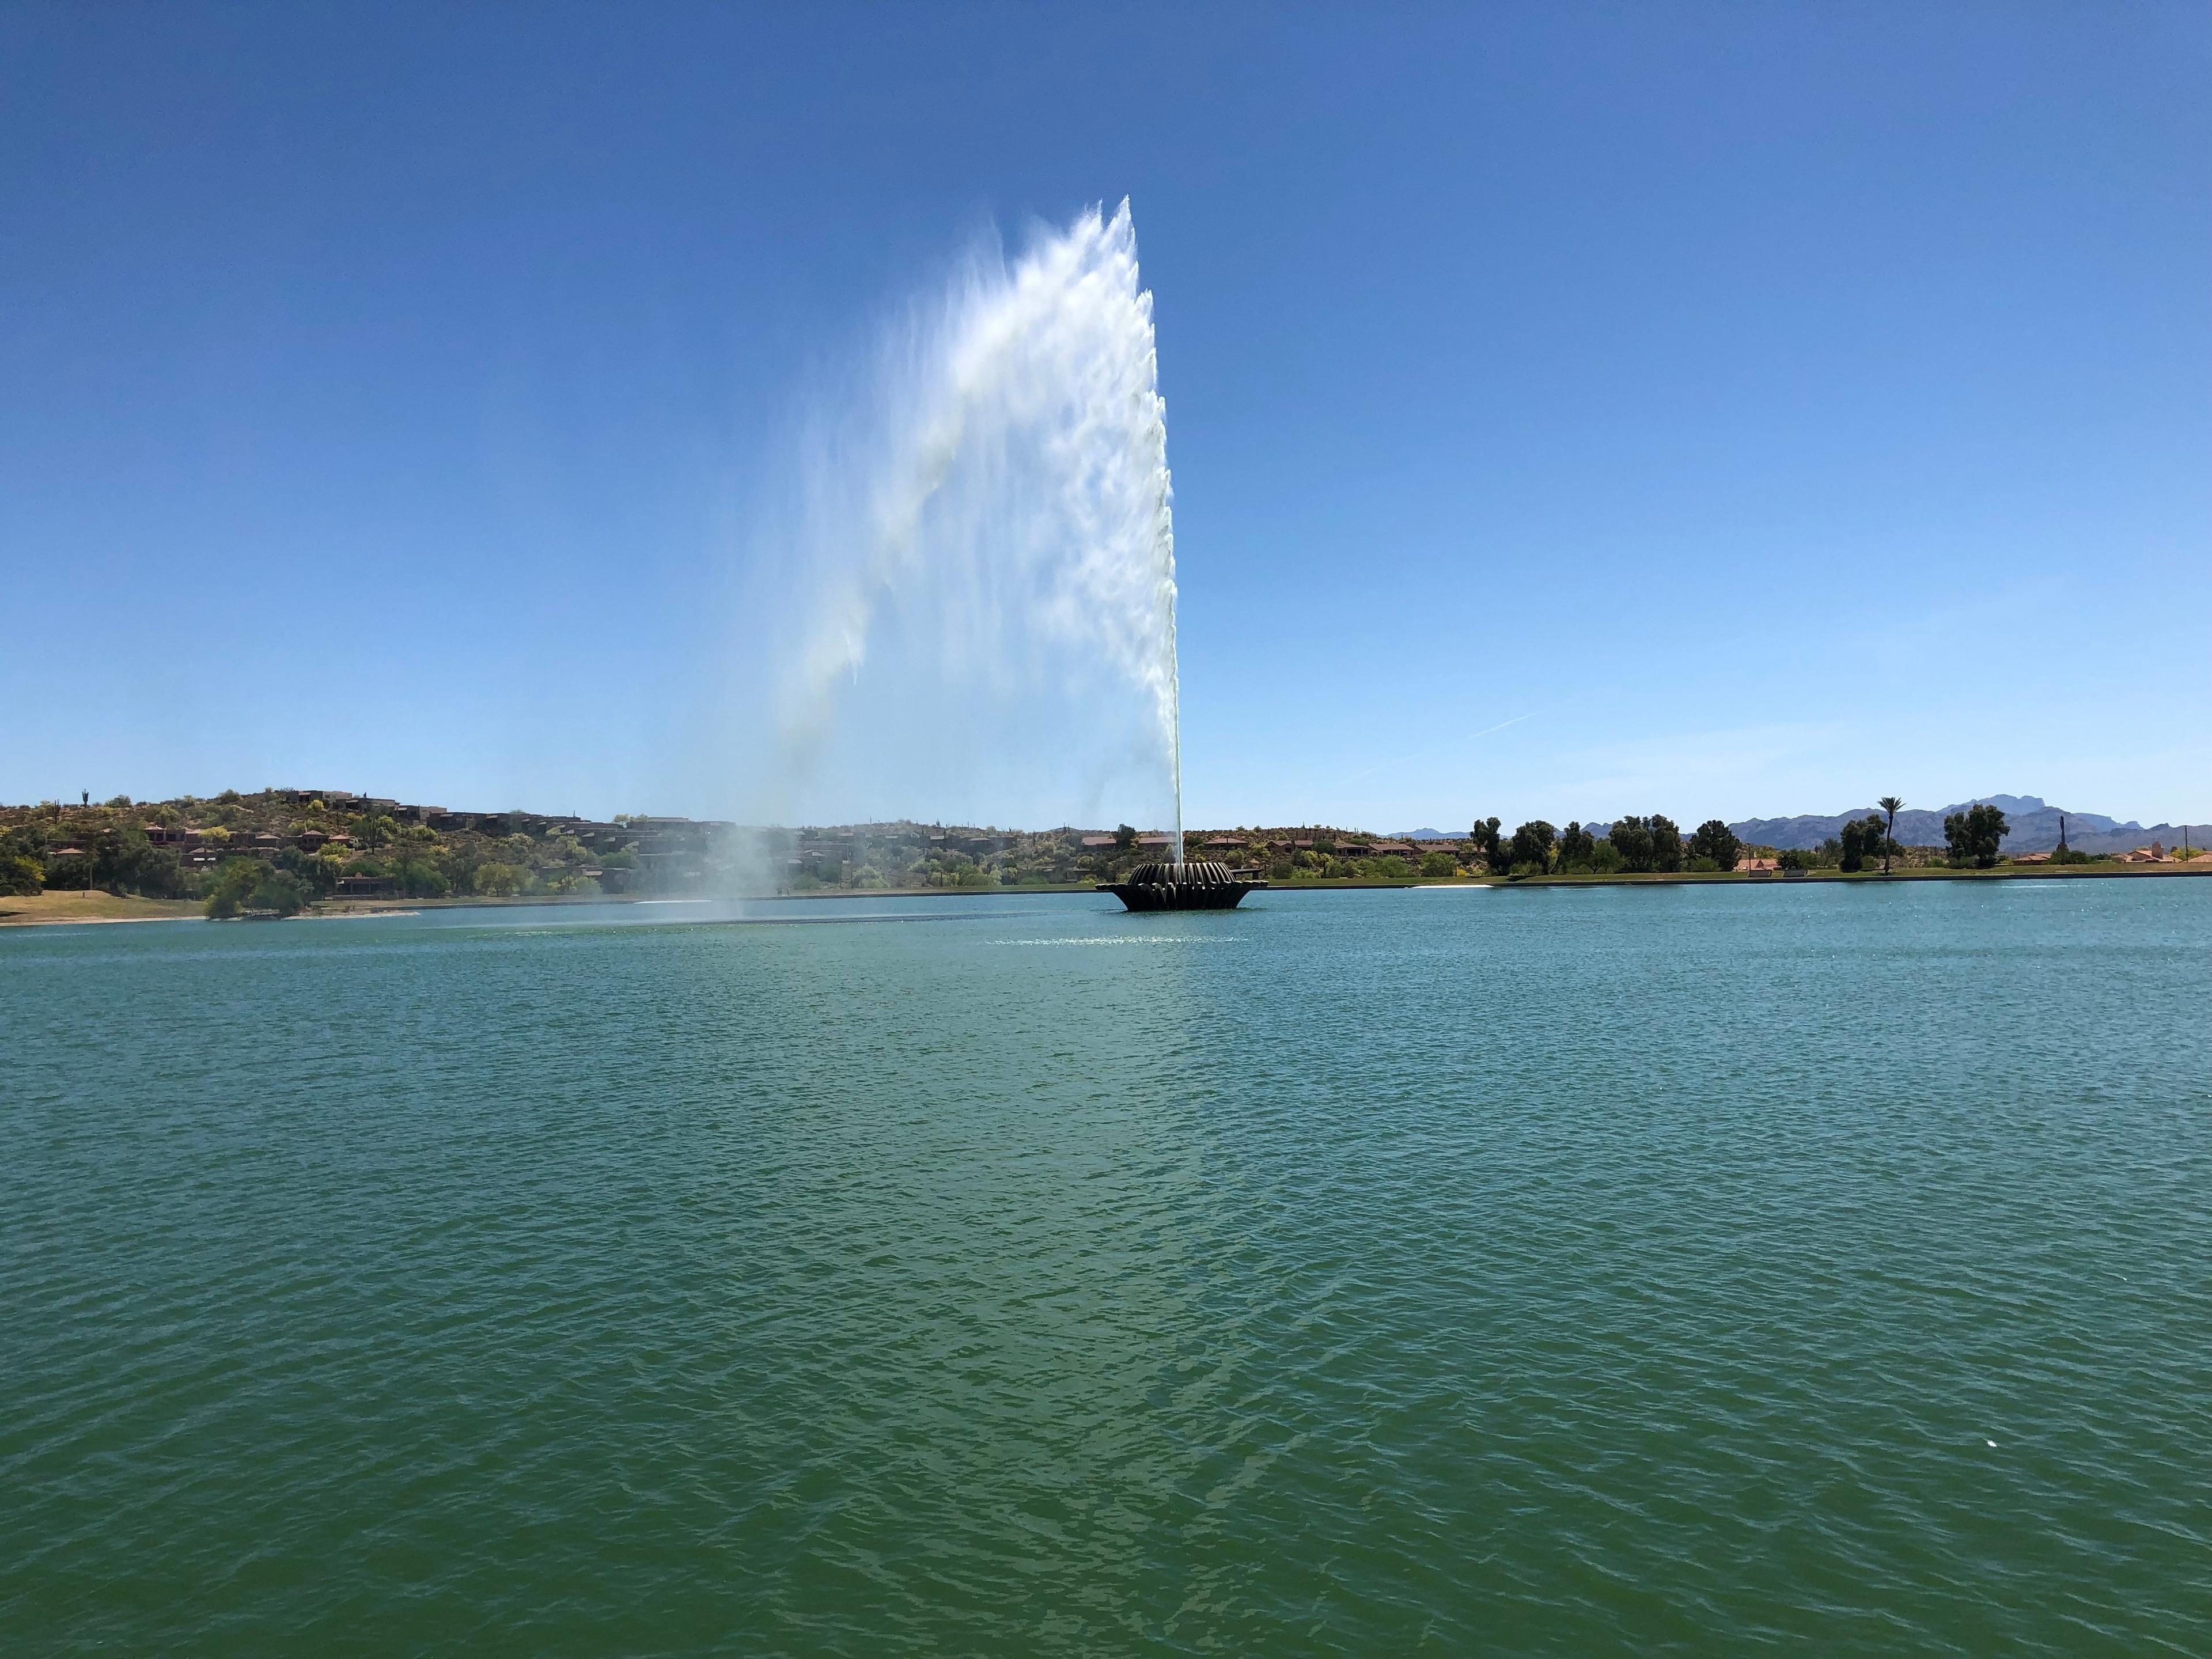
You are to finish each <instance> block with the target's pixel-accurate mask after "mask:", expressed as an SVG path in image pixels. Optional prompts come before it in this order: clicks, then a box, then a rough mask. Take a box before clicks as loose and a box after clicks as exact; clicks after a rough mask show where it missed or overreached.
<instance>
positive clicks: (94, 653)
mask: <svg viewBox="0 0 2212 1659" xmlns="http://www.w3.org/2000/svg"><path fill="white" fill-rule="evenodd" d="M2208 85H2212V11H2208V10H2207V9H2206V8H2204V7H2203V5H2201V4H2197V3H2189V4H2130V5H2121V6H2097V7H2090V6H2081V5H2073V4H2065V5H2048V6H2042V5H2035V4H2018V3H2014V4H2005V5H1992V6H1977V5H1972V4H1953V5H1945V6H1940V7H1930V6H1926V5H1923V4H1918V3H1911V4H1896V5H1873V4H1841V3H1839V4H1832V5H1820V6H1810V5H1807V6H1792V5H1784V4H1777V5H1769V6H1760V7H1749V6H1741V5H1734V4H1730V5H1712V6H1704V5H1647V4H1636V5H1618V6H1591V7H1576V6H1571V5H1543V6H1535V5H1529V6H1520V7H1513V6H1475V5H1453V6H1449V7H1439V8H1435V9H1423V8H1419V7H1413V6H1397V7H1386V8H1371V7H1362V8H1352V7H1336V8H1328V9H1322V8H1312V9H1297V8H1284V7H1275V6H1268V7H1259V6H1251V7H1238V6H1234V5H1220V6H1199V7H1187V6H1176V7H1172V8H1161V9H1153V10H1147V9H1140V8H1102V7H1073V6H1005V7H994V6H967V7H960V6H922V5H914V6H900V5H894V4H888V3H885V4H872V5H868V6H864V7H858V8H851V9H839V8H837V7H834V6H827V5H808V6H791V7H781V8H775V9H766V8H763V9H751V10H748V9H740V8H736V7H726V6H717V7H712V8H705V7H702V8H696V9H694V8H687V7H684V6H681V5H674V4H660V5H653V6H647V7H635V6H633V7H613V6H607V7H600V8H591V9H568V10H563V9H559V8H556V7H551V6H529V7H524V6H502V7H496V8H490V7H485V8H474V9H469V8H456V7H451V6H437V7H422V8H416V9H410V8H406V7H390V8H366V9H364V8H339V7H301V8H280V7H275V6H255V7H247V8H237V9H231V8H222V7H210V6H193V5H179V6H167V7H126V6H108V7H81V6H52V7H40V6H21V5H11V6H8V7H7V8H5V9H0V578H4V580H0V595H4V597H0V608H4V610H3V612H0V614H4V623H0V696H4V698H5V700H6V705H7V708H8V710H9V720H8V722H7V736H6V738H5V739H4V740H3V741H0V798H4V799H17V800H21V799H39V798H42V797H53V796H60V795H63V794H67V795H68V796H69V797H70V798H71V799H74V797H75V795H76V792H77V791H78V790H79V789H81V788H82V789H89V790H91V791H92V792H93V793H94V798H95V799H98V798H100V797H104V796H106V795H108V794H112V793H131V794H132V795H135V796H139V797H142V798H150V797H159V796H162V795H167V794H169V793H175V792H178V791H187V790H188V791H192V792H196V793H212V792H213V791H215V790H217V789H220V788H222V787H227V786H237V787H247V788H252V787H259V786H261V785H262V784H264V783H301V784H306V785H309V786H319V787H345V788H353V789H359V790H366V791H370V792H373V793H386V794H393V795H398V796H401V797H403V798H407V799H424V800H430V801H435V802H438V803H441V804H443V805H451V806H455V807H471V806H477V807H493V806H507V805H528V806H532V807H537V808H541V809H545V810H553V811H567V810H574V811H582V812H585V813H588V814H595V815H597V814H605V813H608V812H612V811H677V812H690V813H694V814H700V815H708V814H718V813H720V812H721V811H729V810H733V803H734V801H735V800H736V799H738V794H739V793H740V792H739V791H738V788H737V787H735V785H734V784H733V781H732V780H731V779H729V778H728V777H727V776H726V769H724V768H721V767H719V766H718V765H717V764H715V763H714V756H713V753H712V749H713V744H712V738H711V733H712V732H713V730H714V727H715V726H716V722H717V720H719V719H720V717H721V716H722V715H723V714H726V711H718V710H716V709H714V708H713V707H712V704H713V702H714V698H715V696H717V695H718V693H717V692H716V690H715V687H716V686H717V685H718V684H724V683H725V680H726V677H725V676H724V675H723V674H722V672H721V670H722V668H723V667H724V666H725V665H723V664H721V663H720V662H719V661H718V658H719V656H720V654H721V653H726V652H728V651H729V650H731V649H732V648H742V647H741V646H740V647H732V640H733V639H736V640H739V641H742V640H743V639H744V638H745V637H746V633H745V629H746V626H748V625H750V626H751V627H753V628H754V629H758V628H761V627H765V626H769V625H772V619H764V618H750V619H745V618H738V619H736V625H735V626H733V620H732V617H731V616H730V615H729V614H728V610H729V607H730V606H731V605H733V604H736V603H738V599H737V595H738V592H740V590H741V587H742V582H741V580H740V578H741V577H742V572H737V571H733V570H732V562H733V561H736V560H738V559H740V558H741V557H742V554H741V552H740V551H738V548H739V546H740V543H739V541H738V538H736V537H734V536H733V533H732V526H733V525H736V524H738V523H740V522H742V521H743V520H744V517H745V515H746V513H747V511H748V503H749V501H750V498H751V496H752V495H754V494H755V493H756V492H757V491H758V490H759V489H761V488H763V477H762V468H763V465H766V462H765V460H764V458H766V457H769V456H772V455H774V454H775V453H776V452H777V448H778V445H779V441H780V435H781V428H783V427H784V426H785V425H787V423H788V422H789V420H790V419H791V411H792V410H793V408H794V406H795V400H796V398H798V396H799V392H801V391H802V390H803V388H804V386H805V384H806V381H807V379H808V376H809V374H810V371H811V368H812V367H813V366H815V365H818V364H819V363H820V362H822V361H823V356H824V354H826V353H830V352H834V351H835V350H836V349H840V347H841V346H842V345H844V344H846V343H849V342H850V341H851V340H852V339H853V337H854V331H855V330H856V329H857V328H860V326H862V325H864V324H865V323H866V320H867V319H870V318H872V317H875V316H878V315H880V314H881V313H883V311H884V307H886V306H889V305H892V304H895V303H896V302H897V301H898V300H899V298H900V296H902V295H904V294H906V293H908V292H909V291H911V289H912V286H913V284H914V283H915V281H916V279H917V273H920V272H924V271H927V270H933V269H937V268H940V267H941V266H942V264H943V262H944V261H945V258H947V257H948V254H949V253H950V252H951V250H953V249H955V248H956V247H957V246H959V245H961V243H962V242H963V239H972V238H973V237H975V235H976V234H979V233H981V232H987V231H988V230H989V229H990V228H992V227H994V226H995V227H999V228H1002V229H1003V230H1004V232H1005V234H1006V237H1007V240H1008V241H1009V242H1010V244H1012V245H1014V246H1018V245H1019V242H1020V239H1021V236H1022V234H1023V231H1024V227H1025V226H1028V225H1030V224H1031V223H1033V222H1036V221H1037V220H1043V221H1047V222H1066V220H1067V219H1068V218H1070V217H1071V216H1073V214H1074V213H1076V212H1077V211H1078V210H1080V209H1081V208H1082V207H1083V206H1085V204H1090V203H1093V202H1098V201H1102V200H1103V201H1105V202H1107V203H1109V204H1111V203H1113V202H1115V201H1116V200H1118V199H1119V198H1120V197H1122V196H1124V195H1127V196H1128V197H1130V198H1131V200H1132V202H1133V206H1134V210H1135V215H1136V224H1137V231H1138V236H1139V243H1140V248H1141V254H1142V258H1143V265H1144V275H1145V280H1146V283H1148V285H1149V286H1150V287H1151V288H1152V290H1153V292H1154V294H1155V296H1156V303H1157V320H1158V333H1159V349H1160V380H1161V384H1162V389H1163V391H1164V393H1165V395H1166V398H1167V402H1168V410H1169V439H1168V446H1169V459H1170V463H1171V465H1173V467H1174V469H1175V477H1176V533H1177V545H1178V550H1179V555H1180V560H1181V580H1182V596H1183V600H1182V618H1181V640H1182V665H1183V676H1184V690H1183V708H1184V719H1185V738H1184V755H1185V772H1186V780H1187V787H1188V795H1189V802H1190V805H1189V816H1190V817H1191V820H1192V821H1193V822H1194V823H1252V822H1267V823H1278V822H1306V821H1316V820H1326V821H1333V822H1340V823H1360V824H1364V825H1367V826H1369V827H1372V828H1378V829H1406V828H1411V827H1413V826H1416V825H1425V824H1434V825H1437V826H1438V827H1442V828H1447V829H1449V828H1452V827H1455V826H1460V825H1464V824H1465V823H1467V822H1468V818H1469V817H1470V816H1472V815H1474V814H1476V813H1478V812H1480V813H1483V814H1487V813H1490V812H1496V813H1498V814H1499V815H1500V816H1502V817H1504V818H1506V820H1507V821H1508V822H1509V823H1511V822H1513V821H1516V819H1517V818H1519V817H1530V816H1540V815H1541V816H1542V817H1548V818H1551V819H1553V820H1554V821H1555V822H1562V823H1563V822H1565V820H1567V819H1569V818H1571V817H1584V818H1587V817H1612V816H1613V815H1614V814H1616V813H1619V812H1622V811H1667V812H1669V813H1671V814H1673V815H1674V816H1675V817H1678V818H1681V819H1683V820H1685V821H1689V822H1694V821H1696V820H1698V819H1701V818H1704V817H1709V816H1711V815H1714V814H1716V813H1717V814H1720V815H1723V816H1726V817H1741V816H1746V815H1750V814H1762V815H1764V814H1773V813H1782V812H1792V811H1840V810H1842V809H1844V808H1845V807H1849V806H1854V805H1863V804H1865V803H1866V802H1867V801H1869V799H1871V798H1872V797H1874V796H1875V795H1877V794H1881V793H1889V792H1892V791H1894V792H1896V793H1901V794H1903V795H1904V796H1905V797H1906V799H1908V800H1909V801H1911V802H1912V803H1913V804H1915V805H1941V804H1943V803H1945V802H1948V801H1952V800H1955V799H1961V798H1963V797H1966V796H1968V795H1972V794H1981V793H1994V792H1999V791H2009V792H2019V793H2039V794H2043V795H2045V796H2047V797H2049V798H2050V799H2051V800H2053V801H2054V802H2055V803H2057V804H2061V805H2068V806H2072V807H2075V808H2077V809H2081V810H2091V811H2107V812H2113V813H2117V814H2118V815H2120V816H2122V817H2140V818H2142V820H2143V821H2144V822H2146V823H2148V822H2151V821H2153V820H2154V819H2159V818H2166V819H2177V820H2178V819H2179V818H2181V817H2183V816H2184V815H2186V816H2187V817H2191V818H2193V819H2197V820H2202V819H2204V818H2206V817H2212V372H2208V371H2212V98H2208V97H2207V96H2206V90H2205V89H2206V88H2207V86H2208ZM1508 722H1510V724H1508ZM1501 727H1502V729H1492V728H1501ZM917 805H918V810H927V805H926V804H917ZM975 816H976V817H980V818H983V819H985V820H990V819H993V818H994V817H997V816H998V815H997V814H994V812H992V811H989V810H988V806H987V803H978V804H977V810H976V812H975Z"/></svg>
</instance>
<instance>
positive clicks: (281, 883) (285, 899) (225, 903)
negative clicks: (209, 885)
mask: <svg viewBox="0 0 2212 1659" xmlns="http://www.w3.org/2000/svg"><path fill="white" fill-rule="evenodd" d="M306 905H307V889H306V888H305V887H303V886H302V885H301V883H300V878H298V877H297V876H295V875H294V874H293V873H292V872H290V871H289V870H277V869H274V868H271V867H270V866H268V865H265V864H264V863H262V862H261V860H259V859H230V860H226V861H225V862H224V864H223V866H222V868H221V869H219V870H217V871H216V873H215V885H214V887H213V889H212V890H210V892H209V894H208V901H207V913H208V915H210V917H213V918H214V919H216V921H222V920H223V919H224V918H226V917H230V916H238V915H246V914H247V913H249V912H251V913H252V914H254V915H277V916H295V915H299V914H300V912H301V909H302V908H305V907H306Z"/></svg>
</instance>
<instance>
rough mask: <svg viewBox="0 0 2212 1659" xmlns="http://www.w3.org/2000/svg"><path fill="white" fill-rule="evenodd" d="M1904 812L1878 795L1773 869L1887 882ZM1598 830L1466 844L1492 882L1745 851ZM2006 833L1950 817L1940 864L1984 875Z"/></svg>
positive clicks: (1726, 858) (1663, 823) (1716, 839)
mask: <svg viewBox="0 0 2212 1659" xmlns="http://www.w3.org/2000/svg"><path fill="white" fill-rule="evenodd" d="M1904 807H1905V802H1904V801H1903V800H1902V799H1899V797H1897V796H1895V795H1884V796H1883V797H1882V798H1881V803H1880V809H1881V810H1880V811H1874V812H1869V813H1868V814H1867V816H1866V817H1863V818H1854V819H1852V820H1850V822H1849V823H1845V824H1844V826H1843V828H1842V829H1841V830H1840V831H1839V832H1838V834H1837V835H1836V836H1833V837H1832V838H1831V839H1830V840H1828V841H1827V842H1824V843H1823V844H1822V845H1821V846H1820V847H1819V848H1809V849H1808V848H1785V849H1784V850H1783V851H1782V852H1781V853H1780V854H1778V855H1777V857H1776V860H1775V861H1776V863H1777V864H1778V865H1779V866H1780V867H1782V868H1783V869H1785V870H1792V869H1796V870H1808V869H1813V868H1815V867H1825V866H1834V867H1836V868H1839V869H1841V870H1844V871H1845V872H1850V873H1853V874H1856V873H1857V872H1862V871H1865V870H1869V869H1872V868H1874V867H1875V866H1877V865H1879V866H1880V868H1881V871H1882V872H1883V873H1884V874H1887V873H1888V872H1890V870H1891V869H1892V867H1893V860H1895V859H1896V858H1897V857H1899V855H1900V854H1903V853H1904V852H1905V848H1903V847H1901V846H1900V845H1899V843H1898V841H1897V838H1896V827H1897V815H1898V813H1899V812H1900V811H1903V810H1904ZM1600 829H1601V826H1598V825H1595V824H1583V823H1570V824H1569V825H1567V827H1566V828H1565V829H1554V828H1553V826H1552V825H1551V824H1550V823H1547V822H1545V820H1543V819H1542V818H1532V819H1530V820H1529V821H1528V823H1524V824H1522V825H1521V826H1520V827H1519V828H1518V829H1515V830H1514V831H1513V832H1512V833H1511V834H1510V835H1508V834H1506V833H1505V829H1504V823H1502V821H1501V820H1499V819H1498V818H1495V817H1489V818H1478V819H1476V820H1475V822H1474V828H1473V829H1472V830H1471V831H1470V832H1469V836H1470V840H1471V841H1472V842H1473V849H1474V858H1475V859H1477V860H1480V862H1481V863H1482V864H1483V865H1485V866H1486V867H1487V868H1488V870H1489V872H1490V873H1491V874H1492V875H1501V876H1544V875H1612V874H1615V873H1629V874H1645V873H1650V874H1661V875H1672V874H1676V873H1680V872H1694V873H1701V872H1720V871H1728V870H1733V869H1735V866H1736V865H1737V862H1738V861H1739V860H1741V859H1742V858H1743V856H1744V854H1746V853H1747V851H1750V850H1752V849H1750V848H1746V846H1745V845H1744V843H1743V842H1742V841H1741V840H1740V839H1739V838H1738V837H1737V836H1736V834H1735V831H1734V830H1733V829H1729V827H1728V825H1727V824H1726V823H1723V822H1722V821H1721V820H1720V819H1718V818H1708V819H1706V820H1705V822H1704V823H1701V824H1699V826H1698V827H1697V828H1696V829H1694V830H1692V831H1691V833H1690V834H1689V835H1688V836H1684V835H1683V834H1682V831H1681V828H1680V825H1678V824H1676V823H1675V822H1674V820H1673V819H1672V818H1669V817H1667V816H1666V815H1665V814H1663V813H1659V812H1654V813H1653V814H1651V815H1650V817H1622V818H1615V819H1614V820H1613V823H1610V824H1607V825H1605V826H1602V830H1603V833H1602V834H1601V833H1600ZM2010 831H2011V825H2010V824H2009V823H2008V822H2007V821H2006V818H2005V815H2004V813H2003V812H2002V811H2001V810H2000V809H1999V808H1997V807H1995V806H1992V805H1988V804H1987V803H1986V802H1984V803H1983V804H1982V805H1977V806H1971V807H1968V808H1967V809H1966V811H1963V812H1953V813H1949V814H1948V815H1947V816H1946V817H1944V820H1943V840H1944V845H1945V853H1946V856H1947V861H1948V863H1949V864H1951V865H1952V866H1954V867H1955V868H1962V869H1963V868H1966V867H1968V866H1972V867H1973V868H1977V869H1983V870H1987V869H1990V868H1991V867H1992V866H1995V865H1996V862H1997V859H1998V857H1999V852H2000V848H2002V845H2003V842H2004V838H2005V836H2007V835H2008V834H2009V833H2010ZM1761 850H1764V849H1761ZM2056 856H2057V860H2059V861H2063V862H2071V861H2074V860H2081V858H2082V857H2083V855H2082V854H2072V855H2070V857H2069V854H2065V853H2063V852H2061V853H2060V854H2057V855H2056Z"/></svg>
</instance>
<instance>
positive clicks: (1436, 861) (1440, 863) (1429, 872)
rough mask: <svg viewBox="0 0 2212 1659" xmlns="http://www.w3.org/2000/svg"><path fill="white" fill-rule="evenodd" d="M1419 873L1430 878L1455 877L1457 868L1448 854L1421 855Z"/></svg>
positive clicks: (1457, 871)
mask: <svg viewBox="0 0 2212 1659" xmlns="http://www.w3.org/2000/svg"><path fill="white" fill-rule="evenodd" d="M1421 873H1422V874H1423V875H1425V876H1431V877H1437V876H1452V875H1456V874H1458V873H1459V866H1458V864H1457V863H1456V862H1455V861H1454V860H1453V858H1452V855H1451V854H1449V853H1428V854H1423V855H1422V858H1421Z"/></svg>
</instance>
